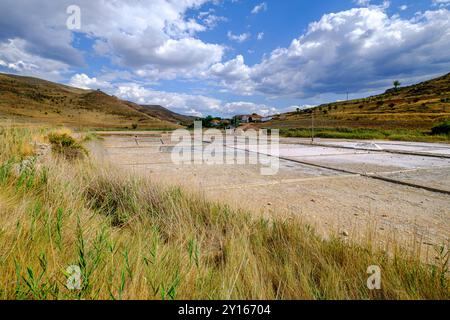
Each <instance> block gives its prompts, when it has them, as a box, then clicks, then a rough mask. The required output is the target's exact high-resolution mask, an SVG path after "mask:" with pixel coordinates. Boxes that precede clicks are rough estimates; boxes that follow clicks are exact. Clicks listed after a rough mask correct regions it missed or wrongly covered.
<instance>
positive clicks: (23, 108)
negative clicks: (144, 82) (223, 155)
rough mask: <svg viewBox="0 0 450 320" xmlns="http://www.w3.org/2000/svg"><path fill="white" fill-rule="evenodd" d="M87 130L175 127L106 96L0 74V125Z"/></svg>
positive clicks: (156, 116)
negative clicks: (9, 121) (10, 121)
mask: <svg viewBox="0 0 450 320" xmlns="http://www.w3.org/2000/svg"><path fill="white" fill-rule="evenodd" d="M6 119H13V120H14V121H15V122H18V123H21V122H23V123H30V122H33V123H34V122H37V123H50V124H57V125H66V126H72V127H88V128H99V129H101V128H117V129H126V128H139V129H173V128H177V127H179V126H178V125H177V124H175V123H172V122H170V121H167V120H165V119H160V118H158V115H157V114H152V113H151V112H150V111H149V112H143V111H142V107H141V106H139V105H137V104H135V103H132V102H129V101H123V100H120V99H118V98H117V97H114V96H110V95H107V94H106V93H104V92H102V91H92V90H83V89H78V88H73V87H70V86H66V85H61V84H57V83H53V82H49V81H45V80H41V79H37V78H31V77H22V76H16V75H9V74H1V73H0V121H2V120H6Z"/></svg>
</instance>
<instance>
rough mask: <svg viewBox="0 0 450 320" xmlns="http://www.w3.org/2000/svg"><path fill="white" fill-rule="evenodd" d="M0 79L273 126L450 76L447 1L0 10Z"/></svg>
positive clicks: (141, 3) (5, 2)
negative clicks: (327, 106) (267, 118)
mask: <svg viewBox="0 0 450 320" xmlns="http://www.w3.org/2000/svg"><path fill="white" fill-rule="evenodd" d="M71 5H76V6H78V7H79V9H80V12H81V16H80V18H81V19H80V23H81V24H80V28H79V29H74V28H73V26H75V27H76V23H75V24H73V22H77V20H76V19H75V20H74V19H72V18H73V17H74V16H73V15H72V13H73V12H74V11H71V10H69V13H68V10H67V9H68V7H69V6H71ZM68 20H69V26H71V27H70V28H68V23H67V22H68ZM0 72H7V73H15V74H20V75H31V76H37V77H40V78H44V79H47V80H51V81H57V82H60V83H65V84H70V85H73V86H77V87H80V88H91V89H101V90H103V91H105V92H107V93H109V94H113V95H116V96H119V97H121V98H124V99H128V100H131V101H134V102H137V103H142V104H161V105H163V106H165V107H168V108H170V109H172V110H174V111H177V112H180V113H184V114H190V115H198V116H200V115H203V116H206V115H209V114H211V115H219V116H230V115H234V114H242V113H250V112H258V113H261V114H271V113H276V112H283V111H287V110H292V109H295V108H296V107H297V106H310V105H317V104H320V103H324V102H329V101H334V100H340V99H344V98H345V97H346V95H347V92H349V94H350V97H352V98H356V97H362V96H366V95H369V94H374V93H379V92H381V91H383V90H385V89H386V88H388V87H389V86H390V85H391V83H392V81H393V80H400V81H401V82H402V83H403V84H410V83H414V82H418V81H421V80H424V79H428V78H431V77H434V76H436V75H441V74H444V73H448V72H450V0H414V1H407V0H391V1H380V0H378V1H377V0H283V1H280V0H265V1H264V0H69V1H66V0H58V1H56V0H39V1H36V0H1V1H0Z"/></svg>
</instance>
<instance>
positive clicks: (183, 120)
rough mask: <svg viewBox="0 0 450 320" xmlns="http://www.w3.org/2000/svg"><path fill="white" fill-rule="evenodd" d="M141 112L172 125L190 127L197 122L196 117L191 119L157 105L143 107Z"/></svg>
mask: <svg viewBox="0 0 450 320" xmlns="http://www.w3.org/2000/svg"><path fill="white" fill-rule="evenodd" d="M139 111H140V112H142V113H146V114H149V115H152V116H154V117H157V118H158V119H161V120H165V121H168V122H172V123H178V124H180V125H183V126H189V125H191V124H192V123H193V122H194V120H195V117H189V116H185V115H182V114H178V113H175V112H173V111H170V110H169V109H167V108H164V107H162V106H156V105H141V108H140V109H139Z"/></svg>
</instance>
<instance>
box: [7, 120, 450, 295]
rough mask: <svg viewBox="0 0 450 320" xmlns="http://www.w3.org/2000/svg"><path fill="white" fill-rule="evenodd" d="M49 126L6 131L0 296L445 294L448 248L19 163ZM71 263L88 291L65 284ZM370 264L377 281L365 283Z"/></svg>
mask: <svg viewBox="0 0 450 320" xmlns="http://www.w3.org/2000/svg"><path fill="white" fill-rule="evenodd" d="M47 132H48V131H44V130H43V131H40V132H37V133H36V132H31V131H30V130H27V129H11V128H6V129H3V131H2V132H1V134H0V142H1V143H0V148H1V149H0V151H1V153H0V164H1V165H0V243H1V244H2V246H0V299H449V298H450V291H449V290H450V282H449V278H448V270H447V263H448V258H449V253H448V249H447V248H442V251H439V254H440V255H439V259H438V260H436V265H434V266H428V265H424V264H422V263H421V262H420V261H418V260H416V258H414V257H413V256H412V255H409V254H408V253H407V251H401V250H399V251H396V252H394V253H393V255H392V256H389V255H388V254H387V253H384V252H381V251H377V250H376V249H373V248H371V246H370V245H366V246H360V245H355V244H351V243H345V242H343V241H341V240H339V239H337V238H332V239H330V240H323V239H321V238H320V237H318V236H317V235H316V234H315V232H314V230H312V229H311V228H310V227H308V226H307V225H303V224H301V223H299V222H298V221H297V220H296V219H295V218H291V217H290V218H287V219H284V220H279V219H272V220H271V219H259V218H255V217H252V216H251V215H250V214H248V213H246V212H241V211H237V210H232V209H230V208H229V207H227V206H225V205H220V204H216V203H211V202H209V201H208V200H207V199H205V198H203V197H200V196H198V195H195V194H190V193H188V192H186V191H183V190H181V189H179V188H162V187H160V186H158V185H157V184H155V183H153V182H151V181H149V180H146V179H144V178H139V177H136V176H131V175H128V174H124V173H121V172H120V171H118V170H117V169H116V168H109V167H107V166H105V165H104V164H96V163H95V161H93V160H89V159H86V160H78V161H75V162H74V161H71V162H68V161H66V160H64V159H63V158H55V159H47V160H42V159H41V160H36V161H34V160H32V159H30V158H26V161H25V162H23V161H22V162H21V160H24V158H23V157H22V156H20V157H19V156H18V154H17V153H16V152H17V150H20V145H21V144H24V143H29V142H30V141H31V139H32V137H33V135H35V134H38V135H40V134H43V135H45V134H46V133H47ZM13 143H14V144H18V147H12V144H13ZM19 159H20V160H19ZM18 163H21V164H22V165H19V167H17V164H18ZM437 249H438V250H441V249H439V248H437ZM70 265H77V266H79V267H80V269H81V272H82V287H81V290H69V289H67V287H66V283H67V279H68V276H69V275H68V274H67V273H66V270H67V267H68V266H70ZM370 265H378V266H380V267H381V270H382V290H379V291H370V290H368V288H367V286H366V280H367V277H368V275H367V274H366V271H367V268H368V266H370Z"/></svg>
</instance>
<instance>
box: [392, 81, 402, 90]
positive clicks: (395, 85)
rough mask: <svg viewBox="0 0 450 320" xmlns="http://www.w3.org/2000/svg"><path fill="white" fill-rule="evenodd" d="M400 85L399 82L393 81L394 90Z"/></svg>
mask: <svg viewBox="0 0 450 320" xmlns="http://www.w3.org/2000/svg"><path fill="white" fill-rule="evenodd" d="M401 85H402V84H401V83H400V81H398V80H395V81H394V88H395V90H397V89H398V88H399V87H400V86H401Z"/></svg>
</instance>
